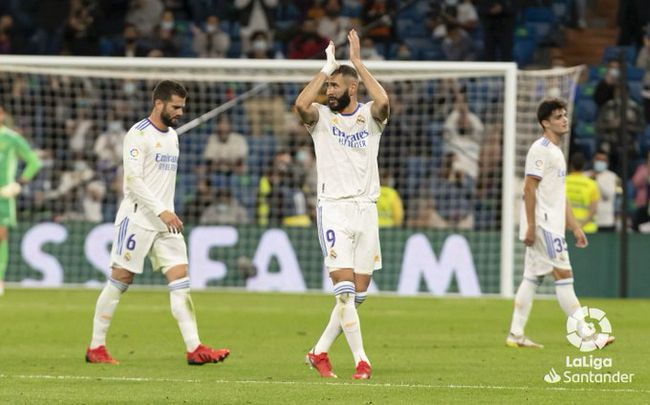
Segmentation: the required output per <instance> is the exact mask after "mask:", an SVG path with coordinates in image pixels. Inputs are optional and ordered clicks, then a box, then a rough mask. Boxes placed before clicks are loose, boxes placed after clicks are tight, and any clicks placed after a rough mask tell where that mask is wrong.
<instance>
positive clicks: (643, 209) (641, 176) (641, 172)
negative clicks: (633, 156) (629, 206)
mask: <svg viewBox="0 0 650 405" xmlns="http://www.w3.org/2000/svg"><path fill="white" fill-rule="evenodd" d="M632 184H633V185H634V191H635V194H634V205H635V206H636V211H635V213H634V219H633V222H632V226H633V228H634V230H636V231H643V232H650V225H648V223H649V222H650V212H649V211H650V206H649V205H648V192H649V191H650V151H648V155H647V156H646V161H645V162H643V163H641V164H640V165H639V166H637V168H636V171H635V172H634V175H633V176H632ZM644 224H645V225H644Z"/></svg>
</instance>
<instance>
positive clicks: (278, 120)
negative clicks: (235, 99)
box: [244, 85, 287, 140]
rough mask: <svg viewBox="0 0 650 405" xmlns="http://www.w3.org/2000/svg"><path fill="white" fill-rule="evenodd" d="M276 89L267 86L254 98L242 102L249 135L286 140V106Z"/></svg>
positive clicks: (273, 86)
mask: <svg viewBox="0 0 650 405" xmlns="http://www.w3.org/2000/svg"><path fill="white" fill-rule="evenodd" d="M278 87H279V86H278V85H269V86H267V87H266V88H265V89H264V90H263V91H260V92H259V93H258V94H257V95H256V96H255V97H252V98H250V99H248V100H246V101H244V111H245V112H246V117H247V118H248V124H249V129H250V135H252V136H266V135H273V136H275V137H276V138H277V139H278V140H281V139H282V138H286V135H287V133H286V130H285V129H286V115H287V105H286V103H285V102H284V98H282V96H280V94H281V93H280V89H279V88H278Z"/></svg>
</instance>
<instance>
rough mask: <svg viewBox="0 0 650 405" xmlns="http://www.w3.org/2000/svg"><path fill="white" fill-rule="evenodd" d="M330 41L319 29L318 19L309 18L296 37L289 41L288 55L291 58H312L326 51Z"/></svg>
mask: <svg viewBox="0 0 650 405" xmlns="http://www.w3.org/2000/svg"><path fill="white" fill-rule="evenodd" d="M328 43H329V39H328V38H324V37H323V36H321V35H320V34H319V33H318V31H317V26H316V21H315V20H312V19H307V20H305V21H304V22H303V24H302V29H301V31H300V33H299V34H298V35H296V37H295V38H294V39H293V40H291V42H289V47H288V51H287V56H288V58H289V59H310V58H313V57H315V56H317V55H319V54H321V53H323V52H324V49H325V48H326V47H327V44H328Z"/></svg>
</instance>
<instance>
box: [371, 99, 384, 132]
mask: <svg viewBox="0 0 650 405" xmlns="http://www.w3.org/2000/svg"><path fill="white" fill-rule="evenodd" d="M373 103H374V101H369V102H368V103H367V104H366V105H365V108H367V116H368V119H369V120H370V125H372V126H373V127H374V128H375V131H376V132H379V133H382V132H384V128H386V124H388V117H386V119H385V120H383V121H381V122H380V121H378V120H377V119H375V117H373V116H372V110H371V108H372V105H373Z"/></svg>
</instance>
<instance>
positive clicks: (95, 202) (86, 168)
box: [45, 158, 106, 222]
mask: <svg viewBox="0 0 650 405" xmlns="http://www.w3.org/2000/svg"><path fill="white" fill-rule="evenodd" d="M65 164H66V167H65V169H64V171H63V172H62V173H61V174H60V177H59V179H58V180H59V182H58V186H57V188H56V189H54V190H51V191H50V192H48V193H46V195H45V199H46V200H48V201H49V204H50V205H51V206H52V208H53V210H52V211H53V212H54V214H55V216H54V220H55V221H57V222H63V221H89V222H102V214H101V211H102V210H101V202H102V200H103V196H104V193H105V191H106V187H105V186H104V184H103V182H102V181H101V180H98V179H96V178H95V172H94V170H93V169H92V168H91V167H90V165H89V163H88V162H87V161H86V160H83V159H80V158H78V159H74V160H69V161H67V162H65Z"/></svg>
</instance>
